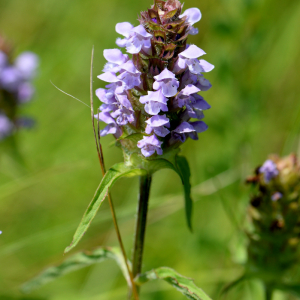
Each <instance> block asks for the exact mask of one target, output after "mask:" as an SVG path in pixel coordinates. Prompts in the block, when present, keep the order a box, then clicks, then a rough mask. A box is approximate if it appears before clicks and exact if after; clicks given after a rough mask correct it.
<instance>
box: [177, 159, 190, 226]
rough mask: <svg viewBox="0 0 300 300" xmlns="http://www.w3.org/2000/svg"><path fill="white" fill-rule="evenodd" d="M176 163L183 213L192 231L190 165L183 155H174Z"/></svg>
mask: <svg viewBox="0 0 300 300" xmlns="http://www.w3.org/2000/svg"><path fill="white" fill-rule="evenodd" d="M176 164H177V168H178V170H179V175H180V177H181V179H182V183H183V186H184V199H185V215H186V220H187V224H188V227H189V229H190V230H191V231H192V212H193V200H192V198H191V184H190V177H191V172H190V167H189V163H188V161H187V159H186V158H185V157H183V156H177V157H176Z"/></svg>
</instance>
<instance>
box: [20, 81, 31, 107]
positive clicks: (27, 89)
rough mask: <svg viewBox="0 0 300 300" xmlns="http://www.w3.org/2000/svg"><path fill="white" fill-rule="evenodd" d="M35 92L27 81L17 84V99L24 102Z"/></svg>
mask: <svg viewBox="0 0 300 300" xmlns="http://www.w3.org/2000/svg"><path fill="white" fill-rule="evenodd" d="M34 92H35V89H34V87H33V86H32V84H31V83H29V82H23V83H21V84H20V85H19V86H18V101H19V102H20V103H25V102H28V101H29V100H31V98H32V96H33V94H34Z"/></svg>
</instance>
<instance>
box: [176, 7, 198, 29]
mask: <svg viewBox="0 0 300 300" xmlns="http://www.w3.org/2000/svg"><path fill="white" fill-rule="evenodd" d="M179 17H180V18H183V17H186V21H187V22H188V23H189V25H190V27H189V29H188V33H189V34H192V35H195V34H198V29H197V28H194V27H193V26H192V25H194V24H195V23H197V22H199V21H200V20H201V17H202V15H201V12H200V10H199V9H198V8H196V7H193V8H189V9H187V10H185V12H184V13H183V14H181V15H180V16H179Z"/></svg>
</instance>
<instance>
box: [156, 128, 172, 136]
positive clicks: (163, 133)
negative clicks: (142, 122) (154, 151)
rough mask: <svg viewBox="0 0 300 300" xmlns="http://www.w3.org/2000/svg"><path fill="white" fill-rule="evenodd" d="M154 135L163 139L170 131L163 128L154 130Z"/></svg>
mask: <svg viewBox="0 0 300 300" xmlns="http://www.w3.org/2000/svg"><path fill="white" fill-rule="evenodd" d="M153 131H154V133H155V134H156V135H158V136H161V137H165V136H166V135H168V134H169V133H170V130H169V129H167V128H165V127H159V128H154V130H153Z"/></svg>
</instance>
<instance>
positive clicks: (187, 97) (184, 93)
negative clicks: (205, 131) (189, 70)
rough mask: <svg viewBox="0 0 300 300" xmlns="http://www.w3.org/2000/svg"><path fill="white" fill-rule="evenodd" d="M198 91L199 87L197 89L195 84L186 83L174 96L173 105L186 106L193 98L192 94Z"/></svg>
mask: <svg viewBox="0 0 300 300" xmlns="http://www.w3.org/2000/svg"><path fill="white" fill-rule="evenodd" d="M198 92H200V89H198V88H197V87H196V86H194V85H192V84H189V85H187V86H186V87H185V88H184V89H183V90H181V91H180V92H179V94H178V95H177V96H176V98H175V100H174V105H175V107H183V106H188V105H189V103H191V101H193V100H194V98H193V96H191V95H192V94H196V93H198Z"/></svg>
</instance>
